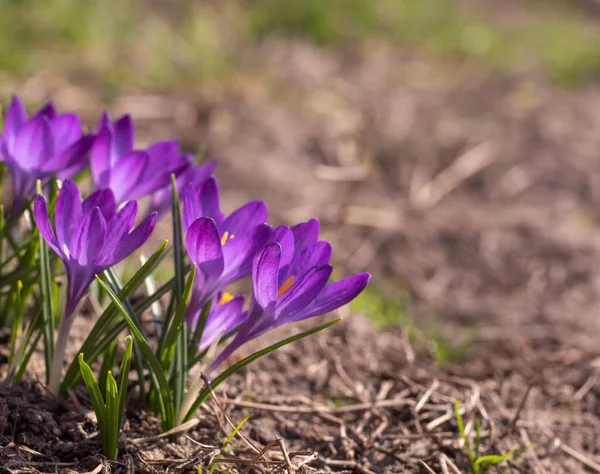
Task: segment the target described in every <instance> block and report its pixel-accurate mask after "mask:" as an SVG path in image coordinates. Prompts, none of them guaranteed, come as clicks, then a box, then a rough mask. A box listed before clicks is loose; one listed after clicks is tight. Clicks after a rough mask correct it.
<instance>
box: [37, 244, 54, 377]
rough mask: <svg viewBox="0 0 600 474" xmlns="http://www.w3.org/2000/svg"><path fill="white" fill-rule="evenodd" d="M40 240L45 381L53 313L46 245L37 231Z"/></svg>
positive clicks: (49, 362) (50, 354) (51, 351)
mask: <svg viewBox="0 0 600 474" xmlns="http://www.w3.org/2000/svg"><path fill="white" fill-rule="evenodd" d="M38 235H39V242H40V289H41V293H42V316H43V334H44V361H45V363H46V383H49V382H50V372H51V367H52V359H53V358H54V314H53V313H52V308H53V306H54V304H53V302H52V272H51V270H50V259H49V256H48V245H47V244H46V241H45V240H44V238H43V237H42V234H40V233H39V232H38Z"/></svg>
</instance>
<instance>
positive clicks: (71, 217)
mask: <svg viewBox="0 0 600 474" xmlns="http://www.w3.org/2000/svg"><path fill="white" fill-rule="evenodd" d="M81 213H82V206H81V198H80V196H79V190H78V189H77V186H76V185H75V183H74V182H73V181H71V180H68V179H67V180H65V181H64V182H63V184H62V188H60V191H59V192H58V198H57V199H56V210H55V211H54V227H55V228H56V237H57V239H58V244H59V246H60V249H61V250H62V253H63V254H64V255H66V256H67V257H68V256H70V255H71V250H70V248H71V239H72V237H73V233H74V232H75V228H76V226H77V223H78V222H79V220H80V218H81Z"/></svg>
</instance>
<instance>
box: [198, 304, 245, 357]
mask: <svg viewBox="0 0 600 474" xmlns="http://www.w3.org/2000/svg"><path fill="white" fill-rule="evenodd" d="M243 308H244V297H243V296H238V297H237V298H234V299H232V300H231V301H228V302H227V303H223V304H214V305H213V307H212V308H211V311H210V313H209V315H208V319H207V320H206V325H205V326H204V332H203V333H202V340H201V341H200V347H199V350H200V351H203V350H205V349H207V348H208V347H209V346H210V345H211V344H212V343H213V342H214V341H215V339H217V338H218V337H222V336H225V335H226V334H228V333H230V332H231V331H233V330H234V329H235V328H237V327H238V326H240V325H241V324H242V323H243V322H244V319H245V318H246V316H247V314H248V313H246V312H244V311H243Z"/></svg>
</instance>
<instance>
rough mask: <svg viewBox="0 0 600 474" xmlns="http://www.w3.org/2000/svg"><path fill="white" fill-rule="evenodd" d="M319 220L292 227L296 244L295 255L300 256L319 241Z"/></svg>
mask: <svg viewBox="0 0 600 474" xmlns="http://www.w3.org/2000/svg"><path fill="white" fill-rule="evenodd" d="M319 227H320V225H319V220H318V219H315V218H313V219H311V220H309V221H308V222H302V223H300V224H297V225H295V226H294V227H292V232H293V233H294V242H295V252H294V254H295V255H299V254H300V253H301V252H302V251H303V250H304V249H305V248H306V247H308V246H309V245H312V244H314V243H316V242H317V241H318V240H319Z"/></svg>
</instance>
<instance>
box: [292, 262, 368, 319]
mask: <svg viewBox="0 0 600 474" xmlns="http://www.w3.org/2000/svg"><path fill="white" fill-rule="evenodd" d="M370 279H371V275H369V274H368V273H359V274H357V275H352V276H349V277H347V278H343V279H341V280H338V281H334V282H333V283H329V284H328V285H326V286H325V288H323V291H321V293H319V296H317V297H316V298H315V300H314V301H313V302H312V303H311V304H310V305H309V306H307V307H306V308H305V309H304V310H303V311H301V312H299V313H298V314H296V315H294V317H293V320H294V321H300V320H302V319H307V318H312V317H313V316H318V315H320V314H325V313H329V312H330V311H333V310H334V309H337V308H339V307H340V306H343V305H345V304H346V303H349V302H350V301H352V300H353V299H354V298H356V297H357V296H358V295H359V294H360V292H361V291H363V290H364V289H365V287H366V286H367V284H368V283H369V280H370Z"/></svg>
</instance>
